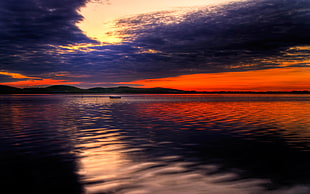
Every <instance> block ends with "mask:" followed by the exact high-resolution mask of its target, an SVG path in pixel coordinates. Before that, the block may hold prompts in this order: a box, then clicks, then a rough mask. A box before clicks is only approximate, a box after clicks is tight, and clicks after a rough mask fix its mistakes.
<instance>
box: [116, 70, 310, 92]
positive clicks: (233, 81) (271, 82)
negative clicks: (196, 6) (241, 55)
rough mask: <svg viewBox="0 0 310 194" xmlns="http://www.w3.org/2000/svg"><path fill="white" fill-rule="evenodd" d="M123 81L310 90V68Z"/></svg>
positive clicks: (223, 88) (230, 88)
mask: <svg viewBox="0 0 310 194" xmlns="http://www.w3.org/2000/svg"><path fill="white" fill-rule="evenodd" d="M121 84H138V85H141V86H140V87H166V88H174V89H181V90H196V91H247V90H251V91H291V90H310V67H303V68H302V67H290V68H279V69H267V70H256V71H245V72H224V73H205V74H192V75H182V76H177V77H168V78H160V79H145V80H137V81H133V82H123V83H121Z"/></svg>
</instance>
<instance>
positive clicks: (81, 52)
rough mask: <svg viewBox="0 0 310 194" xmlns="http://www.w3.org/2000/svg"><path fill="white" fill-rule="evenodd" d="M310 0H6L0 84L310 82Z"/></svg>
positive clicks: (210, 87) (260, 86)
mask: <svg viewBox="0 0 310 194" xmlns="http://www.w3.org/2000/svg"><path fill="white" fill-rule="evenodd" d="M309 78H310V1H309V0H294V1H292V0H191V1H188V0H169V1H167V0H157V1H147V0H53V1H50V0H1V1H0V84H2V85H9V86H14V87H19V88H25V87H46V86H49V85H72V86H77V87H81V88H92V87H116V86H124V85H126V86H133V87H168V88H175V89H184V90H197V91H291V90H310V79H309Z"/></svg>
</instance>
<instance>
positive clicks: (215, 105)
mask: <svg viewBox="0 0 310 194" xmlns="http://www.w3.org/2000/svg"><path fill="white" fill-rule="evenodd" d="M0 118H1V120H0V186H1V187H0V193H31V194H37V193H40V194H44V193H68V194H70V193H102V194H150V193H152V194H157V193H158V194H205V193H211V194H226V193H229V194H233V193H238V194H239V193H246V194H247V193H251V194H252V193H254V194H256V193H257V194H258V193H268V194H269V193H271V194H274V193H276V194H278V193H279V194H280V193H285V194H288V193H290V194H302V193H305V194H306V193H310V152H309V151H310V95H245V94H243V95H239V94H234V95H232V94H230V95H228V94H226V95H125V96H123V97H122V98H121V99H109V98H108V96H104V95H98V96H95V95H3V96H0Z"/></svg>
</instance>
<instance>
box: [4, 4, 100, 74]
mask: <svg viewBox="0 0 310 194" xmlns="http://www.w3.org/2000/svg"><path fill="white" fill-rule="evenodd" d="M86 1H87V0H53V1H50V0H2V1H0V18H1V19H0V70H11V71H15V72H25V73H30V74H36V73H40V72H47V71H53V70H55V69H57V63H58V62H59V60H58V57H57V56H56V55H55V54H53V53H52V50H53V48H54V46H55V45H67V44H75V43H83V42H94V41H92V40H90V39H89V38H87V37H86V36H85V35H84V34H83V33H82V31H81V30H80V29H79V28H78V27H76V25H75V24H76V23H77V22H79V21H80V20H82V19H83V18H82V16H81V15H80V14H79V13H78V12H77V9H78V8H79V7H81V6H83V5H84V4H85V3H86Z"/></svg>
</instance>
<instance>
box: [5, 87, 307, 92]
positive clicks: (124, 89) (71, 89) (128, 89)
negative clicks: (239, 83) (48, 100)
mask: <svg viewBox="0 0 310 194" xmlns="http://www.w3.org/2000/svg"><path fill="white" fill-rule="evenodd" d="M72 93H100V94H101V93H103V94H115V93H116V94H126V93H127V94H192V93H220V94H226V93H227V94H231V93H238V94H310V91H291V92H281V91H269V92H255V91H252V92H251V91H218V92H195V91H184V90H177V89H171V88H133V87H128V86H119V87H112V88H102V87H96V88H90V89H81V88H78V87H74V86H67V85H54V86H48V87H45V88H24V89H20V88H15V87H11V86H5V85H0V94H72Z"/></svg>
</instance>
